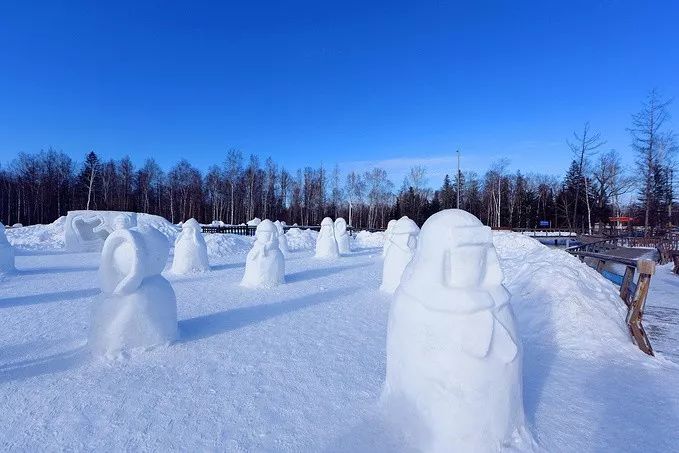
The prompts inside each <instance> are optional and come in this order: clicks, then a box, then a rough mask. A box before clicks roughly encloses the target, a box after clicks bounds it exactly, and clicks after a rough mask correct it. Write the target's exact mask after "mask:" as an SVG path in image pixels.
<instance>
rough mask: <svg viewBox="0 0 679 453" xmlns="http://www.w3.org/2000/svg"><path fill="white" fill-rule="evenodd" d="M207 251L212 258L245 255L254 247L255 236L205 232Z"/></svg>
mask: <svg viewBox="0 0 679 453" xmlns="http://www.w3.org/2000/svg"><path fill="white" fill-rule="evenodd" d="M203 236H204V237H205V243H206V244H207V253H208V256H209V257H210V258H220V257H225V256H231V255H244V254H246V253H248V251H250V249H251V248H252V243H253V241H254V240H255V238H254V236H241V235H238V234H222V233H215V234H205V235H203Z"/></svg>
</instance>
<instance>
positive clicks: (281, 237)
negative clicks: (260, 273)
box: [273, 220, 290, 257]
mask: <svg viewBox="0 0 679 453" xmlns="http://www.w3.org/2000/svg"><path fill="white" fill-rule="evenodd" d="M273 224H274V225H276V230H277V231H278V248H279V249H281V253H282V254H283V256H284V257H287V256H290V247H289V245H288V238H287V237H286V236H285V229H284V228H283V222H281V221H280V220H276V221H275V222H274V223H273Z"/></svg>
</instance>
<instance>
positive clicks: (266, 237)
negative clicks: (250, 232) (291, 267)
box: [241, 219, 285, 288]
mask: <svg viewBox="0 0 679 453" xmlns="http://www.w3.org/2000/svg"><path fill="white" fill-rule="evenodd" d="M281 283H285V258H284V257H283V253H282V252H281V250H280V248H279V247H278V229H277V228H276V225H274V224H273V222H272V221H271V220H269V219H265V220H262V222H261V223H260V224H259V225H257V230H256V231H255V243H254V244H253V246H252V250H250V252H249V253H248V256H247V258H246V259H245V274H244V275H243V280H242V281H241V285H243V286H247V287H249V288H258V287H265V288H269V287H272V286H276V285H279V284H281Z"/></svg>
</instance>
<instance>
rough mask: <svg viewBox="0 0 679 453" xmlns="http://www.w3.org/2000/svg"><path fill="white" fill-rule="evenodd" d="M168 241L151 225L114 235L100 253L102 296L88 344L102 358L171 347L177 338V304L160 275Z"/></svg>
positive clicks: (167, 253) (169, 288)
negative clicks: (127, 350)
mask: <svg viewBox="0 0 679 453" xmlns="http://www.w3.org/2000/svg"><path fill="white" fill-rule="evenodd" d="M169 250H170V247H169V244H168V242H167V238H166V237H165V236H164V235H163V234H162V233H161V232H160V231H158V230H157V229H155V228H152V227H138V228H137V227H135V228H131V229H124V228H122V229H118V230H115V231H113V232H112V233H111V234H110V235H109V236H108V238H106V241H105V242H104V248H103V250H102V253H101V264H100V266H99V280H100V284H101V291H102V295H101V296H100V298H99V301H98V303H97V304H96V306H95V308H94V313H93V316H92V322H91V325H90V339H89V344H90V348H91V350H92V351H93V352H94V353H96V354H99V355H115V354H117V353H119V352H121V351H123V350H126V349H130V348H137V347H150V346H155V345H158V344H162V343H169V342H171V341H173V340H174V339H175V338H176V336H177V301H176V298H175V294H174V291H173V289H172V286H171V285H170V283H169V282H168V281H167V280H165V278H163V276H162V275H160V273H161V272H162V271H163V269H164V268H165V264H166V262H167V258H168V255H169Z"/></svg>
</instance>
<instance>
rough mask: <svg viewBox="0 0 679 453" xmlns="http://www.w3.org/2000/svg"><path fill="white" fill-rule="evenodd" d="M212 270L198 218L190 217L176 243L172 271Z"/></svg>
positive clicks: (189, 272)
mask: <svg viewBox="0 0 679 453" xmlns="http://www.w3.org/2000/svg"><path fill="white" fill-rule="evenodd" d="M209 270H210V263H209V261H208V258H207V244H206V243H205V238H204V237H203V233H202V229H201V227H200V224H199V223H198V221H197V220H196V219H189V220H187V221H186V222H184V224H183V225H182V232H181V233H179V236H177V240H176V241H175V243H174V258H173V260H172V272H174V273H175V274H178V275H183V274H191V273H194V272H206V271H209Z"/></svg>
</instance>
